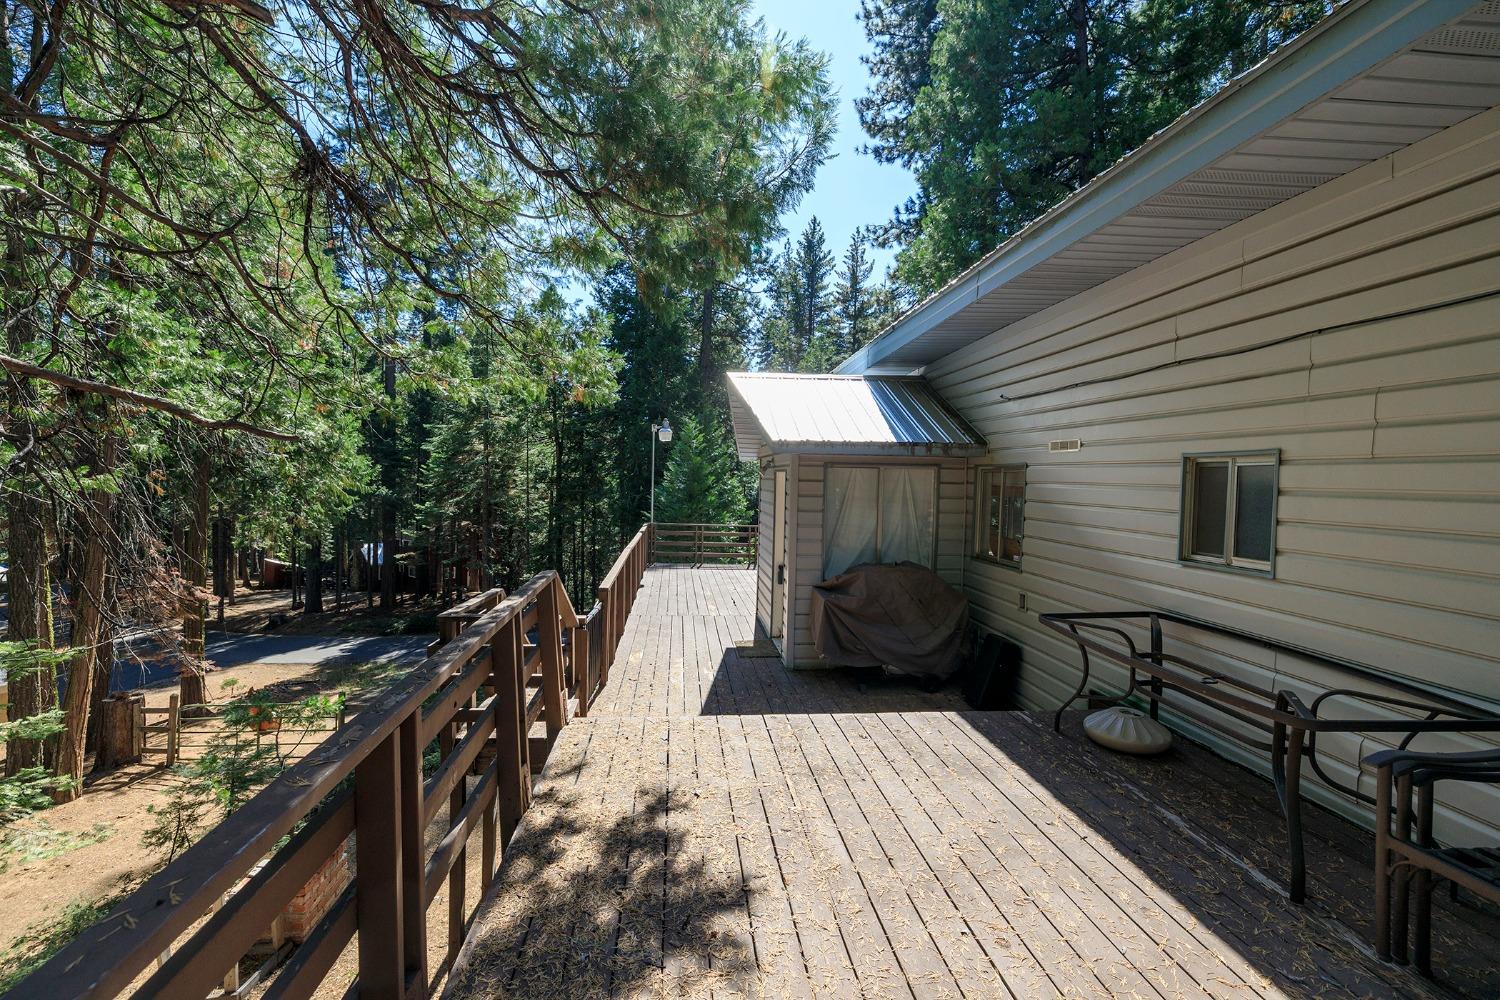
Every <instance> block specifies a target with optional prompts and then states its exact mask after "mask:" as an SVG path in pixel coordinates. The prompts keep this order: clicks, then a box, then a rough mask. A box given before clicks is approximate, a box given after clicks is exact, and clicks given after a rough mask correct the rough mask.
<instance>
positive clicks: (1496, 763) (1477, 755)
mask: <svg viewBox="0 0 1500 1000" xmlns="http://www.w3.org/2000/svg"><path fill="white" fill-rule="evenodd" d="M1361 763H1363V765H1364V766H1365V767H1367V768H1374V769H1377V770H1378V769H1381V768H1386V767H1389V768H1390V769H1391V771H1392V774H1394V775H1401V774H1407V773H1410V772H1412V771H1417V770H1418V769H1420V770H1421V772H1422V778H1423V780H1424V781H1432V780H1436V779H1438V778H1458V779H1460V780H1462V779H1464V778H1472V779H1473V780H1476V781H1493V780H1494V775H1495V773H1496V771H1500V747H1496V748H1493V749H1489V750H1474V751H1470V752H1468V753H1431V752H1425V751H1417V750H1377V751H1376V752H1375V753H1372V754H1370V755H1368V756H1367V757H1365V759H1364V760H1363V761H1362V762H1361Z"/></svg>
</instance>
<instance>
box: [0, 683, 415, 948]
mask: <svg viewBox="0 0 1500 1000" xmlns="http://www.w3.org/2000/svg"><path fill="white" fill-rule="evenodd" d="M402 669H405V668H404V667H403V666H402V665H401V664H400V663H398V662H387V663H380V664H350V663H337V662H333V663H324V664H322V665H319V666H308V665H305V664H265V663H249V664H244V665H242V666H236V667H230V668H226V669H222V670H214V671H212V672H211V673H210V674H209V680H208V683H209V692H210V695H211V696H212V698H213V700H215V701H225V700H228V698H229V696H230V694H231V693H232V694H233V696H235V697H239V696H243V695H245V694H246V693H247V692H248V691H249V690H250V689H255V690H258V691H264V690H267V689H269V690H270V691H272V692H274V693H275V694H276V700H278V701H283V700H285V701H292V700H295V699H299V698H302V697H305V696H307V695H309V694H313V693H323V694H332V693H335V692H337V691H341V690H342V691H344V692H346V693H347V694H348V695H349V704H350V712H351V714H352V712H354V711H357V710H358V708H359V706H360V703H361V702H362V701H363V700H364V699H365V698H367V697H369V696H370V694H371V693H372V692H373V691H374V690H375V689H377V688H378V687H380V686H382V684H384V683H388V682H389V681H390V680H392V679H394V676H395V675H396V674H397V673H399V672H400V671H401V670H402ZM230 680H233V681H235V682H236V683H234V684H231V685H229V687H228V688H226V682H228V681H230ZM174 691H175V687H174V686H171V685H166V686H159V687H155V688H150V689H148V690H147V691H146V704H147V706H148V707H154V708H165V707H166V705H167V702H168V699H169V698H170V696H171V695H172V694H173V692H174ZM160 718H162V717H161V716H151V717H148V721H149V720H155V719H160ZM217 725H218V723H217V722H214V721H210V722H206V723H201V724H198V725H194V726H190V727H187V728H185V729H184V731H183V735H182V740H181V754H182V757H181V760H182V762H187V761H190V760H192V759H193V758H194V757H195V756H196V755H198V754H200V753H202V752H203V748H204V747H205V746H206V745H208V743H209V742H210V741H211V740H212V738H213V736H214V730H215V728H216V727H217ZM330 728H331V727H330ZM326 735H327V730H323V731H317V730H315V731H311V732H306V733H293V732H282V733H279V734H277V735H276V738H277V739H278V740H279V745H280V747H281V749H282V752H283V753H284V754H285V756H286V757H287V758H288V759H289V760H295V759H297V758H299V757H301V756H302V755H303V754H306V753H308V752H309V751H311V750H312V749H313V748H314V747H316V746H317V744H318V743H319V742H320V741H321V740H322V739H323V738H324V736H326ZM267 738H270V737H267ZM164 745H165V734H163V733H152V734H150V737H149V739H148V742H147V747H148V751H149V750H159V749H164ZM89 763H90V764H92V761H90V762H89ZM164 763H165V755H164V754H163V753H149V752H148V754H147V756H146V757H145V759H144V761H143V762H142V763H140V764H135V765H130V766H127V767H123V768H120V769H118V770H116V771H113V772H110V773H109V774H106V775H102V776H98V777H93V778H90V779H88V780H86V782H85V791H84V794H83V795H82V796H80V797H79V798H78V799H76V800H75V801H73V802H69V803H66V804H64V805H60V806H55V807H53V808H51V809H47V810H44V811H42V812H38V813H34V814H32V815H31V816H29V817H27V818H25V819H23V820H19V821H17V822H15V823H12V824H10V825H9V826H7V827H5V828H4V829H3V833H0V838H3V839H0V975H3V973H4V971H5V970H6V969H8V968H9V967H10V966H11V965H12V962H13V961H14V959H15V958H16V957H17V956H18V954H19V953H23V952H26V951H29V950H30V944H29V943H28V942H26V941H23V939H24V938H27V937H28V936H31V935H34V934H35V933H37V932H38V931H39V930H40V929H41V928H43V927H45V926H47V925H51V924H54V923H55V922H57V921H58V920H59V919H60V918H62V917H63V916H64V915H65V914H66V913H67V912H68V910H69V908H70V906H78V905H91V904H97V903H98V902H100V901H103V900H107V899H110V898H112V897H114V896H116V895H119V894H121V893H123V892H126V891H128V890H129V889H130V888H132V887H133V886H135V885H138V884H139V883H140V882H141V881H143V880H144V879H145V878H146V877H147V876H149V875H150V874H151V873H152V872H153V871H155V870H156V869H157V868H158V867H160V865H161V864H162V863H163V860H164V859H163V858H161V857H159V856H157V855H153V854H152V853H150V852H148V851H147V850H146V849H145V848H144V847H143V846H142V845H141V837H142V834H144V833H145V831H146V830H147V828H148V827H150V826H151V824H152V823H153V821H154V817H153V816H152V815H151V814H150V813H149V812H148V811H147V807H149V806H160V805H161V804H163V803H164V802H166V800H167V797H168V793H169V792H170V790H171V789H172V787H173V785H174V783H175V782H177V781H178V780H180V779H178V778H177V777H176V776H174V775H173V774H172V773H171V772H169V771H168V770H167V769H166V768H165V766H164Z"/></svg>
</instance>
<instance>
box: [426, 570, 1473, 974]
mask: <svg viewBox="0 0 1500 1000" xmlns="http://www.w3.org/2000/svg"><path fill="white" fill-rule="evenodd" d="M753 587H754V578H753V575H752V574H751V573H750V572H748V571H745V570H729V569H698V570H693V569H686V568H670V569H669V568H661V569H652V570H651V571H649V572H648V573H647V576H646V583H645V588H644V592H643V593H642V595H641V598H640V600H639V601H638V603H637V604H636V607H635V610H634V612H633V614H632V616H631V620H630V624H629V627H628V629H627V632H626V635H625V639H624V641H623V643H622V645H621V647H620V651H619V656H618V658H617V661H616V665H615V668H614V670H613V671H612V673H611V676H610V680H609V685H608V688H607V689H606V692H605V694H604V696H603V697H601V698H600V700H599V701H598V703H597V704H596V706H595V709H594V710H593V712H592V713H591V714H590V717H589V718H588V719H585V720H579V721H577V722H575V723H574V724H572V725H570V726H569V727H568V728H567V729H565V730H564V731H563V733H562V735H561V737H560V739H559V742H558V745H557V746H556V747H555V749H554V750H553V753H552V756H551V757H550V759H549V760H548V763H547V766H546V769H545V771H544V772H543V774H542V776H541V779H540V781H539V783H538V785H537V790H536V796H535V800H534V804H533V806H532V808H531V811H530V812H528V813H527V814H526V817H525V820H524V821H523V823H522V826H521V828H520V830H519V831H518V833H517V837H516V840H515V841H513V842H512V844H511V846H510V848H509V850H508V851H507V855H506V859H505V861H504V863H503V866H502V869H501V873H500V875H499V877H498V878H497V880H496V883H495V885H494V887H493V888H492V890H491V892H490V894H489V895H488V896H487V898H486V899H485V901H484V902H483V904H481V906H480V909H479V912H478V914H477V915H476V924H475V928H474V933H473V935H472V936H471V938H470V941H469V944H468V945H466V947H465V950H464V953H463V955H462V956H461V958H460V961H459V964H458V967H457V969H456V971H455V974H454V975H453V976H452V977H451V980H450V985H449V995H450V996H454V997H510V996H513V997H528V998H549V997H564V996H566V997H596V996H597V997H603V996H616V997H633V996H673V997H680V996H705V997H707V996H714V997H737V996H766V997H782V996H792V997H813V996H818V997H825V996H826V997H843V996H867V997H929V996H933V997H947V996H971V997H1006V996H1011V997H1016V998H1029V997H1045V996H1066V997H1091V996H1120V997H1147V998H1149V997H1162V998H1167V997H1179V996H1184V997H1186V996H1200V997H1201V996H1212V997H1240V996H1244V997H1280V996H1297V997H1302V996H1320V997H1321V996H1354V997H1364V996H1380V997H1384V996H1417V997H1420V996H1445V995H1455V994H1456V995H1462V996H1473V997H1480V996H1488V997H1494V996H1500V968H1497V965H1496V963H1495V962H1494V961H1493V956H1494V955H1496V954H1500V937H1497V935H1496V929H1497V924H1496V922H1495V921H1494V920H1492V919H1491V918H1489V917H1487V916H1481V915H1476V914H1475V913H1474V912H1473V911H1471V910H1468V909H1461V910H1460V912H1461V913H1462V917H1461V918H1460V917H1455V915H1454V910H1453V908H1452V906H1451V904H1449V903H1448V902H1447V900H1446V899H1444V900H1443V902H1442V907H1443V908H1442V910H1441V912H1440V913H1439V914H1438V917H1437V921H1436V933H1435V945H1434V947H1435V952H1436V956H1437V958H1436V961H1437V966H1438V969H1439V972H1440V975H1442V976H1443V980H1442V982H1441V983H1440V984H1438V985H1436V986H1434V985H1431V984H1428V983H1426V982H1424V981H1423V980H1421V979H1419V978H1418V977H1416V976H1414V975H1413V974H1411V973H1409V972H1408V971H1407V970H1404V969H1400V968H1397V967H1394V966H1388V965H1384V964H1382V963H1380V962H1379V961H1378V960H1377V959H1376V958H1375V957H1374V955H1373V952H1372V951H1371V949H1370V948H1369V947H1368V945H1367V944H1366V941H1367V940H1368V933H1369V929H1368V914H1369V910H1370V901H1371V884H1372V883H1371V876H1370V870H1369V865H1370V855H1371V854H1372V850H1373V849H1372V846H1371V838H1370V836H1369V835H1368V834H1366V833H1364V832H1363V831H1360V830H1357V829H1356V828H1354V827H1353V826H1351V825H1349V824H1347V823H1345V822H1343V821H1341V820H1339V819H1336V818H1335V817H1333V816H1331V815H1329V814H1327V813H1325V812H1323V811H1321V810H1317V809H1310V810H1309V814H1310V815H1309V816H1308V819H1309V826H1310V837H1309V870H1310V891H1311V894H1312V901H1311V903H1310V905H1309V906H1307V907H1296V906H1292V905H1291V904H1289V903H1288V902H1287V901H1286V899H1285V895H1284V893H1283V892H1282V891H1281V889H1280V884H1281V880H1282V878H1283V877H1284V867H1283V863H1282V855H1283V849H1282V842H1281V839H1280V836H1281V820H1280V813H1279V811H1278V810H1277V808H1276V805H1275V799H1274V796H1273V793H1272V791H1271V787H1270V784H1269V782H1268V781H1266V780H1263V779H1261V778H1259V777H1257V776H1255V775H1252V774H1250V773H1249V772H1247V771H1244V770H1242V769H1240V768H1238V767H1236V766H1234V765H1231V764H1229V763H1227V762H1225V761H1223V760H1221V759H1219V758H1217V757H1215V756H1214V755H1212V754H1210V753H1208V752H1207V751H1205V750H1203V749H1201V748H1198V747H1196V746H1193V745H1191V744H1188V743H1187V742H1186V741H1179V746H1178V747H1177V748H1175V749H1174V750H1173V751H1172V752H1171V753H1169V754H1167V755H1166V756H1164V757H1162V758H1156V759H1150V760H1137V759H1132V758H1125V757H1122V756H1120V755H1116V754H1112V753H1109V752H1107V751H1104V750H1101V749H1099V748H1097V747H1095V746H1093V745H1092V744H1090V743H1088V742H1087V741H1086V740H1084V739H1083V738H1082V736H1081V735H1080V733H1079V731H1078V726H1077V719H1076V718H1075V719H1073V720H1072V724H1071V726H1065V727H1064V733H1063V734H1062V735H1060V736H1059V735H1054V734H1053V732H1052V731H1051V728H1050V725H1048V724H1046V722H1045V720H1042V719H1040V718H1036V717H1032V716H1029V715H1026V714H1023V713H1006V712H994V713H976V712H968V711H964V710H962V709H961V707H960V705H959V703H958V702H957V700H956V699H955V697H954V696H953V695H952V694H951V693H939V694H936V695H929V694H924V693H921V692H919V691H916V690H915V689H912V688H909V687H907V686H905V685H899V684H879V685H873V686H870V687H869V688H867V689H864V690H861V689H860V688H859V687H858V686H857V685H856V684H854V683H853V682H852V681H851V680H850V679H849V678H848V677H846V676H844V675H842V674H836V673H818V672H811V673H809V672H803V673H795V674H791V673H788V672H787V671H785V670H784V669H783V668H782V667H781V666H780V664H779V662H778V661H776V660H774V659H767V658H756V657H751V656H747V655H746V653H747V652H753V651H746V650H744V649H741V648H740V647H739V646H738V645H737V644H738V643H740V642H744V641H747V640H749V639H750V638H751V629H752V619H753V613H752V605H753Z"/></svg>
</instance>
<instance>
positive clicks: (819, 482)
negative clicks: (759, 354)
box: [728, 372, 986, 667]
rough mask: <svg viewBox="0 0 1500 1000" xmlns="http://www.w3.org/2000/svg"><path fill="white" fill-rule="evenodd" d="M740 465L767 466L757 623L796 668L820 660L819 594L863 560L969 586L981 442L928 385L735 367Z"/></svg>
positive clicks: (733, 408) (763, 469) (909, 379)
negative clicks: (972, 462)
mask: <svg viewBox="0 0 1500 1000" xmlns="http://www.w3.org/2000/svg"><path fill="white" fill-rule="evenodd" d="M728 379H729V389H730V392H729V407H730V413H731V415H732V417H733V420H734V440H735V446H736V449H737V450H738V452H739V456H740V458H741V459H742V460H744V461H755V462H758V463H759V465H760V537H761V539H762V542H761V546H760V552H759V555H758V557H757V561H756V591H755V615H756V623H757V625H758V627H759V629H760V631H762V632H763V633H764V634H765V635H766V636H768V637H769V638H770V639H771V640H772V641H773V642H774V643H775V644H776V647H777V649H779V650H780V652H781V656H782V660H783V662H784V663H785V664H786V665H787V666H789V667H817V666H820V665H822V663H821V662H820V658H819V656H818V654H817V652H816V650H814V648H813V645H812V635H811V623H810V620H809V612H810V607H811V603H812V587H813V585H814V584H816V583H818V582H819V581H821V580H825V579H827V578H828V577H831V576H835V575H837V574H838V573H841V572H843V571H844V570H845V569H848V568H849V567H850V566H855V565H859V564H861V563H869V562H879V563H895V562H915V563H920V564H921V565H924V566H929V567H932V568H933V569H935V570H936V571H937V572H938V573H939V574H941V575H942V576H943V577H944V578H945V579H946V580H948V582H950V583H952V584H953V585H954V586H955V587H957V586H961V585H962V582H963V570H964V555H965V552H966V546H967V540H966V535H965V525H966V523H967V502H968V488H967V485H966V476H967V468H968V460H969V458H970V457H972V456H977V455H983V454H984V453H985V451H986V445H985V442H984V439H983V438H982V437H980V436H979V433H978V432H977V431H976V430H974V428H973V427H972V426H970V425H969V423H968V422H967V421H965V420H964V419H963V418H962V417H960V416H959V415H958V414H957V413H956V412H955V411H954V410H953V409H952V408H951V407H950V406H948V404H947V403H945V402H943V400H942V399H941V398H940V397H939V396H938V395H937V394H936V393H935V392H933V390H932V388H931V386H929V385H928V384H927V382H926V380H924V379H922V378H920V377H914V376H895V375H802V374H781V373H769V372H732V373H730V374H729V376H728Z"/></svg>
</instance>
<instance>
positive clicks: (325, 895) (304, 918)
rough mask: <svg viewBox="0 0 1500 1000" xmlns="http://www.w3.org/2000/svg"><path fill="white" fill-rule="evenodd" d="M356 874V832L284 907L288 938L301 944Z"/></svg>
mask: <svg viewBox="0 0 1500 1000" xmlns="http://www.w3.org/2000/svg"><path fill="white" fill-rule="evenodd" d="M353 878H354V836H353V835H352V834H351V835H350V836H349V838H348V839H347V840H345V841H344V843H343V844H342V845H341V846H340V847H339V849H338V850H337V851H334V852H333V854H332V855H330V856H329V858H328V860H327V861H325V862H323V865H322V867H320V868H319V869H318V870H317V871H316V872H315V873H314V874H313V877H312V878H310V879H308V880H307V884H306V885H305V886H303V887H302V890H301V891H300V892H298V893H297V895H295V896H293V897H292V898H291V900H290V901H289V902H288V903H287V904H286V908H285V909H284V910H282V911H281V917H282V929H283V933H285V935H286V937H287V939H288V940H291V941H295V942H297V943H298V944H301V943H302V942H303V941H305V940H307V936H308V934H309V933H311V932H312V929H313V928H314V927H316V926H317V923H318V921H319V920H321V919H322V918H323V914H325V913H327V912H328V909H329V907H331V906H332V905H333V904H334V901H335V900H337V899H338V898H339V893H341V892H343V891H344V889H346V888H347V887H348V885H349V883H350V881H351V880H352V879H353Z"/></svg>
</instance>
